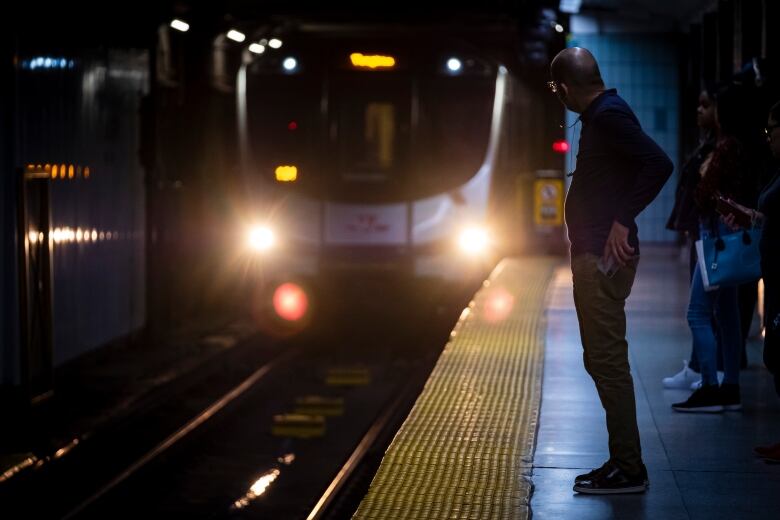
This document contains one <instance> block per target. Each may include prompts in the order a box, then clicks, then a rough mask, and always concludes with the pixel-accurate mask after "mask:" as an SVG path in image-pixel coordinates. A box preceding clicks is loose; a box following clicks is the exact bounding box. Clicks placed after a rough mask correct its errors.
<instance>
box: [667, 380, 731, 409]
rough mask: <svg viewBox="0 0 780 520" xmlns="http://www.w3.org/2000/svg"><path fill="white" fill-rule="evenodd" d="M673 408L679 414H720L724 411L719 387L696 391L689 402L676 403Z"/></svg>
mask: <svg viewBox="0 0 780 520" xmlns="http://www.w3.org/2000/svg"><path fill="white" fill-rule="evenodd" d="M672 408H673V409H674V410H675V411H678V412H699V413H702V412H703V413H718V412H722V411H723V403H722V402H721V394H720V389H719V388H718V385H707V386H702V387H701V388H699V389H698V390H696V391H694V392H693V393H692V394H691V396H690V397H689V398H688V400H687V401H684V402H682V403H675V404H673V405H672Z"/></svg>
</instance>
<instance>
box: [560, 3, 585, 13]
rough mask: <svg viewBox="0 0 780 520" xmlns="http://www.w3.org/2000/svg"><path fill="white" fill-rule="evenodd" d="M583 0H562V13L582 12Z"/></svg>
mask: <svg viewBox="0 0 780 520" xmlns="http://www.w3.org/2000/svg"><path fill="white" fill-rule="evenodd" d="M580 6H582V0H561V3H560V5H559V6H558V10H559V11H560V12H562V13H569V14H577V13H579V12H580Z"/></svg>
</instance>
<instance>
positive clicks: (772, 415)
mask: <svg viewBox="0 0 780 520" xmlns="http://www.w3.org/2000/svg"><path fill="white" fill-rule="evenodd" d="M550 291H551V293H550V300H549V310H548V316H547V324H548V326H547V327H548V328H547V338H546V339H547V341H546V350H545V361H544V380H543V390H542V407H541V416H540V423H539V432H538V436H537V444H536V452H535V455H534V464H533V476H532V480H533V483H534V492H533V495H532V497H531V512H532V515H533V518H535V519H539V520H543V519H561V518H577V519H580V520H587V519H609V518H621V519H623V518H625V519H632V520H633V519H640V518H653V519H663V520H673V519H688V518H691V519H703V520H712V519H720V518H724V519H725V518H727V519H730V520H733V519H742V518H744V519H763V518H767V519H769V518H772V519H777V518H780V465H770V464H767V463H765V462H763V461H762V460H760V459H758V458H756V457H754V456H753V454H752V448H753V446H755V445H756V444H768V443H773V442H779V441H780V399H779V398H778V397H777V396H776V395H775V392H774V388H773V385H772V382H771V379H770V377H769V374H768V372H767V371H766V370H765V369H764V368H763V365H762V363H761V344H760V342H759V341H752V342H751V344H750V345H749V350H748V358H749V366H748V368H747V369H746V370H744V371H743V372H742V376H741V387H742V402H743V407H744V410H743V411H741V412H727V413H724V414H717V415H709V414H679V413H676V412H674V411H673V410H672V409H671V404H672V403H674V402H677V401H680V400H683V399H685V398H686V397H687V395H688V394H689V392H686V391H682V390H664V389H663V387H662V385H661V379H662V378H663V377H664V376H668V375H671V374H673V373H675V372H677V371H678V370H679V369H680V368H682V360H683V359H684V358H686V357H687V356H688V354H689V352H690V333H689V330H688V327H687V324H686V322H685V307H686V303H687V294H688V279H687V268H686V266H685V264H684V263H680V262H679V260H678V258H677V255H676V254H675V252H674V251H672V250H650V251H648V250H644V251H643V257H642V260H641V262H640V265H639V272H638V277H637V281H636V283H635V285H634V291H633V294H632V295H631V297H630V298H629V301H628V306H627V310H628V339H629V345H630V346H629V351H630V361H631V366H632V372H633V376H634V384H635V389H636V398H637V410H638V416H639V428H640V432H641V438H642V448H643V454H644V460H645V464H646V465H647V467H648V471H649V475H650V481H651V487H650V490H649V491H648V492H647V493H646V494H644V495H622V496H609V497H604V496H601V497H600V496H586V495H578V494H575V493H574V492H573V491H572V483H573V480H574V476H575V475H577V474H579V473H582V472H583V471H582V470H590V469H592V468H595V467H598V466H600V465H601V464H602V463H603V462H604V461H605V460H606V459H607V457H608V452H607V435H606V427H605V425H604V412H603V410H602V408H601V405H600V404H599V401H598V396H597V394H596V390H595V388H594V386H593V382H592V380H591V379H590V377H589V376H588V375H587V374H586V372H585V370H584V368H583V366H582V356H581V346H580V339H579V330H578V327H577V318H576V315H575V312H574V303H573V301H572V296H571V272H570V271H569V269H568V267H562V268H560V269H558V271H557V272H556V273H555V277H554V280H553V283H552V285H551V288H550Z"/></svg>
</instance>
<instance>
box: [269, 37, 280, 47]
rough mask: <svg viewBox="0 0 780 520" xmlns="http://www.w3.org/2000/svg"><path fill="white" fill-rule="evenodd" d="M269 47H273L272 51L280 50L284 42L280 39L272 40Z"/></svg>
mask: <svg viewBox="0 0 780 520" xmlns="http://www.w3.org/2000/svg"><path fill="white" fill-rule="evenodd" d="M268 46H269V47H271V48H272V49H278V48H279V47H281V46H282V40H280V39H279V38H271V39H270V40H269V41H268Z"/></svg>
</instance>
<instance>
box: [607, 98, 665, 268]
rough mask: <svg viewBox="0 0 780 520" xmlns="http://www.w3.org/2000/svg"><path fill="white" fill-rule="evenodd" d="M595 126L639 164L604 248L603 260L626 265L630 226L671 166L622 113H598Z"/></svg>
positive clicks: (618, 151) (615, 148)
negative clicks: (615, 260)
mask: <svg viewBox="0 0 780 520" xmlns="http://www.w3.org/2000/svg"><path fill="white" fill-rule="evenodd" d="M596 127H597V128H598V131H600V132H601V133H602V135H603V136H604V137H605V138H606V139H607V140H608V142H609V144H610V147H611V148H612V150H613V151H614V152H615V153H616V154H618V155H620V156H621V157H626V158H629V159H631V161H632V162H633V163H635V164H638V165H639V168H638V169H637V170H636V171H634V172H627V174H628V175H631V176H632V177H633V179H632V181H631V183H630V185H631V188H630V190H629V192H628V194H626V196H625V197H623V199H622V200H619V201H616V204H617V207H616V211H615V221H614V222H613V224H612V230H611V231H610V234H609V237H608V238H607V244H606V246H605V248H604V256H605V257H606V256H613V257H615V258H616V259H617V260H618V261H619V262H620V263H621V264H625V262H626V261H628V259H629V258H630V257H631V255H632V254H633V253H634V248H632V247H631V246H629V244H628V230H629V226H630V225H631V223H632V222H634V219H636V217H637V215H639V213H640V212H641V211H642V210H643V209H645V208H646V207H647V205H648V204H650V202H652V201H653V199H654V198H655V197H656V196H657V195H658V193H659V192H660V191H661V188H663V186H664V184H665V183H666V181H667V180H668V179H669V177H670V176H671V175H672V170H674V165H673V164H672V161H671V160H670V159H669V157H668V156H667V155H666V153H664V151H663V150H661V147H659V146H658V145H657V144H656V142H655V141H653V140H652V139H651V138H650V137H649V136H648V135H647V134H646V133H645V132H644V131H643V130H642V127H640V126H639V124H638V123H637V122H636V121H635V120H634V118H633V117H631V115H630V114H629V113H627V112H625V111H623V110H619V109H614V110H610V109H607V110H605V111H603V112H601V113H600V114H599V115H598V117H597V118H596Z"/></svg>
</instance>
